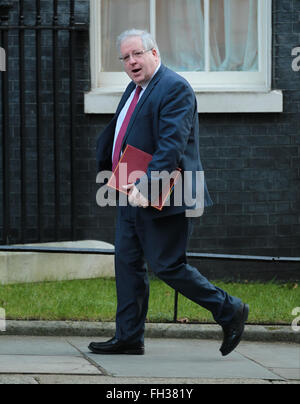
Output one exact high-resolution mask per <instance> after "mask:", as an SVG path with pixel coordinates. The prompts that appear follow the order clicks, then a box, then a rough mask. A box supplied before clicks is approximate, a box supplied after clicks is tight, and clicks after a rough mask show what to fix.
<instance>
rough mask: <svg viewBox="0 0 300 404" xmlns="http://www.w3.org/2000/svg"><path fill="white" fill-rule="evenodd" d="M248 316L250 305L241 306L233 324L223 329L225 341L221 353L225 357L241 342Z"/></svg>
mask: <svg viewBox="0 0 300 404" xmlns="http://www.w3.org/2000/svg"><path fill="white" fill-rule="evenodd" d="M248 316H249V306H248V304H241V306H240V308H239V309H238V311H237V313H236V315H235V316H234V319H233V320H232V322H231V323H230V324H229V325H227V326H223V327H222V328H223V331H224V341H223V344H222V346H221V348H220V351H221V353H222V355H223V356H227V355H229V354H230V353H231V352H232V351H234V350H235V348H236V347H237V346H238V345H239V343H240V342H241V339H242V336H243V334H244V330H245V323H246V321H247V320H248Z"/></svg>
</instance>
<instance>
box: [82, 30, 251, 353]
mask: <svg viewBox="0 0 300 404" xmlns="http://www.w3.org/2000/svg"><path fill="white" fill-rule="evenodd" d="M118 46H119V52H120V59H121V60H122V61H123V64H124V69H125V71H126V73H127V74H128V76H129V77H130V78H131V80H132V82H131V83H130V84H129V86H128V87H127V89H126V91H125V93H124V95H123V97H122V99H121V102H120V104H119V107H118V109H117V112H116V115H115V116H114V118H113V120H112V121H111V122H110V124H109V125H108V126H107V128H106V129H105V130H104V132H103V133H102V134H101V135H100V137H99V139H98V143H97V162H98V169H99V171H104V170H114V168H115V167H116V165H117V163H118V161H119V159H120V155H121V154H122V151H124V149H125V147H126V145H127V144H130V145H132V146H135V147H136V148H139V149H141V150H143V151H145V152H147V153H149V154H151V155H153V159H152V161H151V163H150V165H149V167H148V170H147V173H145V175H144V176H143V177H142V178H141V179H140V181H137V182H136V183H134V184H128V186H127V188H128V190H129V191H130V195H129V197H128V200H129V205H128V206H118V219H117V227H116V242H115V252H116V253H115V269H116V284H117V298H118V308H117V315H116V334H115V336H114V337H113V338H112V339H111V340H109V341H107V342H104V343H96V342H92V343H91V344H90V346H89V349H90V350H91V351H92V352H94V353H96V354H143V353H144V331H145V319H146V314H147V310H148V298H149V282H148V277H147V267H146V262H147V263H148V264H149V266H150V268H151V269H152V271H153V272H154V273H155V274H156V275H157V276H158V277H159V278H160V279H162V280H163V281H164V282H166V283H167V284H168V285H169V286H171V287H172V288H174V289H175V290H177V291H179V292H180V293H181V294H182V295H184V296H186V297H187V298H189V299H190V300H192V301H194V302H196V303H198V304H199V305H200V306H202V307H205V308H206V309H207V310H209V311H211V313H212V314H213V317H214V319H215V321H216V322H217V323H218V324H219V325H220V326H221V327H222V328H223V331H224V341H223V344H222V347H221V349H220V351H221V353H222V354H223V355H224V356H225V355H228V354H229V353H230V352H232V351H233V350H234V349H235V348H236V347H237V345H238V344H239V342H240V340H241V338H242V334H243V332H244V326H245V322H246V321H247V319H248V313H249V307H248V305H246V304H243V303H242V302H241V300H240V299H238V298H236V297H233V296H229V295H228V294H227V293H226V292H225V291H223V290H221V289H219V288H218V287H216V286H214V285H212V284H211V283H210V282H209V281H208V280H207V279H206V278H205V277H204V276H202V275H201V274H200V273H199V271H198V270H197V269H196V268H194V267H192V266H190V265H189V264H188V263H187V259H186V250H187V245H188V240H189V236H190V233H191V226H192V223H191V220H192V219H191V217H193V216H196V215H197V213H196V212H197V209H199V206H198V204H197V203H195V204H193V205H190V204H189V205H187V204H186V203H185V199H184V198H183V199H182V203H181V204H177V203H175V201H174V197H173V198H171V201H170V203H169V205H170V206H166V207H164V208H163V210H162V211H161V212H160V211H158V210H156V209H154V208H153V207H151V206H150V205H151V204H150V202H149V201H151V186H150V184H151V181H152V182H153V181H154V182H155V181H159V179H158V178H157V174H154V173H157V172H162V171H166V172H168V173H172V172H173V171H175V170H176V169H177V168H178V167H179V168H180V169H181V170H182V172H183V173H185V172H190V173H192V175H194V177H193V179H192V180H191V181H190V184H187V183H184V180H183V187H182V189H183V190H185V189H186V187H188V186H190V187H191V188H192V189H191V191H192V192H193V195H195V193H197V186H198V185H199V184H197V182H196V181H195V178H197V177H196V175H195V174H196V173H197V172H202V171H203V169H202V165H201V161H200V154H199V121H198V112H197V102H196V98H195V94H194V92H193V90H192V88H191V87H190V85H189V84H188V82H187V81H186V80H184V79H183V78H182V77H181V76H180V75H178V74H177V73H175V72H173V71H171V70H169V69H168V68H167V67H165V66H164V65H162V64H161V60H160V54H159V49H158V46H157V44H156V42H155V40H154V39H153V38H152V37H151V35H150V34H148V33H147V32H144V31H137V30H131V31H126V32H125V33H123V34H122V35H121V36H120V37H119V40H118ZM146 190H147V192H146ZM202 193H204V195H203V198H202V199H203V201H204V206H205V207H207V206H210V205H212V201H211V199H210V196H209V193H208V190H207V187H206V184H204V186H203V190H202ZM202 208H203V207H202ZM200 211H201V207H200Z"/></svg>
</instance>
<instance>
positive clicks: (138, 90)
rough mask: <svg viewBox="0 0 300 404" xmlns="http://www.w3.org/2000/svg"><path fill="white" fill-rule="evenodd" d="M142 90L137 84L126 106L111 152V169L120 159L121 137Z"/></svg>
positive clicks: (113, 169) (113, 168)
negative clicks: (131, 98) (113, 148)
mask: <svg viewBox="0 0 300 404" xmlns="http://www.w3.org/2000/svg"><path fill="white" fill-rule="evenodd" d="M141 91H142V87H140V86H138V87H137V88H136V90H135V94H134V97H133V100H132V101H131V104H130V106H129V108H128V111H127V114H126V116H125V118H124V121H123V123H122V126H121V129H120V132H119V134H118V138H117V141H116V145H115V150H114V154H113V165H112V171H115V169H116V167H117V165H118V163H119V159H120V154H121V149H122V143H123V139H124V136H125V134H126V131H127V128H128V125H129V122H130V119H131V117H132V114H133V112H134V110H135V107H136V105H137V103H138V101H139V97H140V94H141Z"/></svg>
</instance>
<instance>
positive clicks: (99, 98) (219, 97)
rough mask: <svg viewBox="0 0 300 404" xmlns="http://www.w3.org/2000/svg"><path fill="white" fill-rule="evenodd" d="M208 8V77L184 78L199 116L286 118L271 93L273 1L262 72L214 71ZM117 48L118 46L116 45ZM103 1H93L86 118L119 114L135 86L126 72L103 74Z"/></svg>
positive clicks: (263, 28) (266, 8) (264, 9)
mask: <svg viewBox="0 0 300 404" xmlns="http://www.w3.org/2000/svg"><path fill="white" fill-rule="evenodd" d="M204 1H205V3H206V8H205V9H206V16H205V21H206V23H205V30H206V44H205V55H206V57H205V59H206V63H205V71H204V72H180V73H179V74H181V75H182V76H183V77H185V78H186V79H187V80H188V81H189V82H190V84H191V85H192V87H193V89H194V91H195V93H196V97H197V100H198V110H199V112H207V113H209V112H221V113H224V112H282V111H283V94H282V91H280V90H273V91H272V90H271V74H272V0H258V2H259V13H258V15H259V36H258V37H259V71H258V72H211V71H209V70H210V66H209V60H210V58H209V32H210V27H209V18H208V13H207V11H208V9H209V0H204ZM155 4H156V0H150V7H151V9H150V31H151V33H152V34H154V35H155V32H156V21H155V15H156V10H155ZM112 46H114V44H112ZM101 53H102V52H101V0H90V58H91V60H90V62H91V87H92V88H91V91H90V92H89V93H86V94H85V112H86V113H98V114H99V113H100V114H101V113H102V114H105V113H106V114H107V113H114V112H115V111H116V108H117V106H118V103H119V101H120V97H121V95H122V93H123V92H124V89H125V88H126V86H127V85H128V83H129V82H130V79H129V78H128V76H127V75H126V73H125V72H102V71H101V70H102V66H101Z"/></svg>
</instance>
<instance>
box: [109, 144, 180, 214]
mask: <svg viewBox="0 0 300 404" xmlns="http://www.w3.org/2000/svg"><path fill="white" fill-rule="evenodd" d="M152 157H153V156H152V155H151V154H148V153H145V152H144V151H142V150H140V149H137V148H136V147H134V146H131V145H127V146H126V149H125V151H124V153H123V155H122V157H121V159H120V161H119V164H118V165H117V167H116V169H115V171H114V173H113V175H112V176H111V178H110V180H109V181H108V183H107V186H109V187H111V188H114V189H116V190H118V191H119V192H122V193H123V194H127V195H128V194H129V192H130V191H128V190H126V189H124V188H122V187H123V185H128V184H133V183H135V182H136V181H137V180H138V179H140V178H141V177H142V176H143V175H145V174H146V172H147V169H148V166H149V164H150V162H151V161H152ZM124 164H127V167H126V170H125V169H124V167H125V166H124ZM137 171H138V172H139V173H136V174H137V175H134V174H133V173H134V172H137ZM180 174H181V173H180V169H178V173H176V175H175V178H174V179H173V178H171V180H170V183H169V184H168V186H167V187H165V188H164V189H163V190H162V193H161V194H160V196H159V200H157V201H155V203H153V204H152V205H151V206H152V207H153V208H155V209H158V210H160V211H161V210H162V209H163V207H164V205H165V203H166V201H167V200H168V198H169V196H170V195H171V193H172V191H173V189H174V186H175V185H176V182H177V180H178V177H179V176H180Z"/></svg>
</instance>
